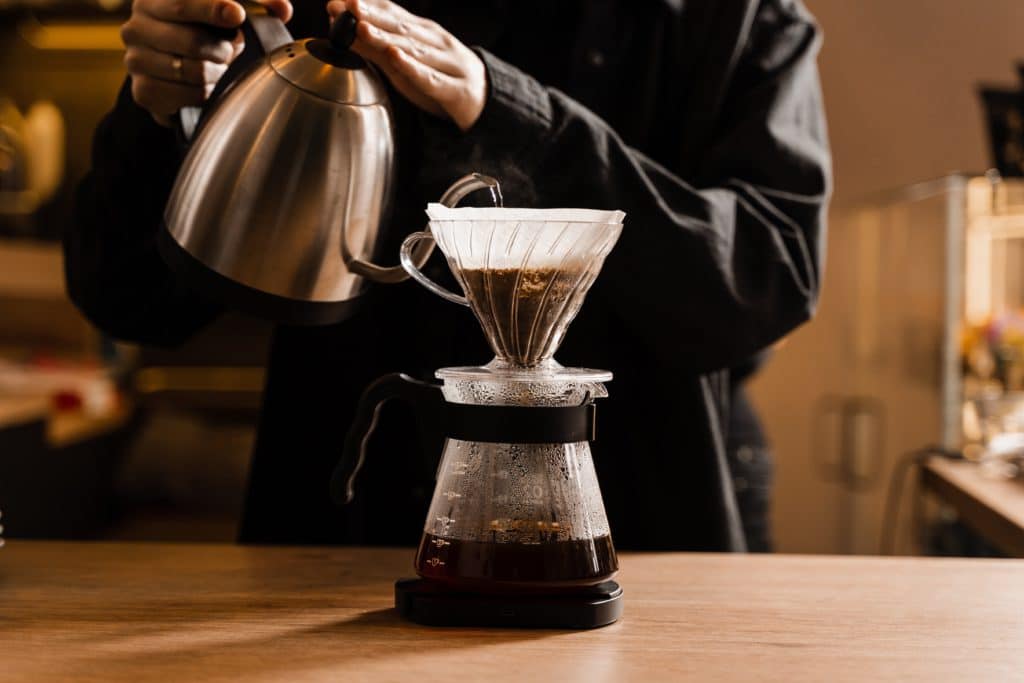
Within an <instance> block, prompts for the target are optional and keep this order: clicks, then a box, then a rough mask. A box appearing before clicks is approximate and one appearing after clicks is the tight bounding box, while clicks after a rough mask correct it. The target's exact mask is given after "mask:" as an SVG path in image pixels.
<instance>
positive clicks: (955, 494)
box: [921, 458, 1024, 676]
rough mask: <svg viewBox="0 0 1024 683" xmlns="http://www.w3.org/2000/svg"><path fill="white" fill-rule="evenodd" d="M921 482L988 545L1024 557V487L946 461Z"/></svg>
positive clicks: (934, 462) (933, 463) (932, 464)
mask: <svg viewBox="0 0 1024 683" xmlns="http://www.w3.org/2000/svg"><path fill="white" fill-rule="evenodd" d="M921 481H922V483H923V484H924V485H925V486H926V487H927V488H929V489H930V490H931V491H933V492H934V493H935V494H937V495H938V496H939V497H940V498H942V499H943V500H945V501H946V502H947V503H949V504H950V505H952V506H953V507H954V508H956V511H957V513H958V514H959V515H960V517H961V518H962V519H963V520H964V521H965V522H966V523H967V524H968V525H969V526H971V527H972V528H973V529H974V530H975V531H977V532H978V533H979V534H981V535H982V536H984V537H985V539H986V540H988V542H989V543H991V544H992V545H994V546H996V547H997V548H999V549H1000V550H1002V551H1003V552H1004V553H1006V554H1007V555H1010V556H1011V557H1024V483H1022V482H1020V481H1012V480H1007V479H996V478H993V477H989V476H986V475H985V474H984V473H983V472H982V470H981V467H980V466H979V465H978V464H977V463H973V462H966V461H962V460H961V461H953V460H947V459H945V458H932V459H931V460H929V461H928V463H927V464H926V465H925V466H924V468H922V470H921ZM1022 676H1024V674H1022Z"/></svg>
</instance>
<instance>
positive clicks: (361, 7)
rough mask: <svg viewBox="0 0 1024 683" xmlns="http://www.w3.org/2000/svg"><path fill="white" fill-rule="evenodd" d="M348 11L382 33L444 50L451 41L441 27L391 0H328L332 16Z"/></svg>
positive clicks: (328, 8)
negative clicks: (384, 0) (380, 0)
mask: <svg viewBox="0 0 1024 683" xmlns="http://www.w3.org/2000/svg"><path fill="white" fill-rule="evenodd" d="M345 10H348V11H349V12H352V14H353V15H355V17H356V19H358V20H359V21H360V22H363V23H367V24H370V25H371V26H373V27H375V28H378V29H380V30H381V31H384V32H386V33H389V34H392V35H394V36H396V37H403V38H405V39H407V40H411V41H418V42H420V43H423V44H424V45H428V46H432V47H435V48H439V49H444V48H447V47H449V46H450V45H451V44H452V39H451V36H450V35H449V34H448V32H447V31H445V30H444V29H443V28H441V26H439V25H438V24H436V23H434V22H433V21H430V20H429V19H425V18H423V17H418V16H416V15H415V14H412V13H410V12H408V11H407V10H405V9H404V8H402V7H400V6H399V5H396V4H395V3H392V2H373V1H370V0H332V1H331V2H330V3H328V5H327V11H328V13H330V15H331V16H332V17H337V16H338V15H339V14H341V13H342V12H344V11H345Z"/></svg>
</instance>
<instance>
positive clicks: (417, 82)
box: [387, 46, 458, 103]
mask: <svg viewBox="0 0 1024 683" xmlns="http://www.w3.org/2000/svg"><path fill="white" fill-rule="evenodd" d="M387 60H388V63H389V64H390V65H391V66H392V68H394V70H395V71H396V72H397V73H399V74H401V75H402V76H404V77H405V78H407V79H408V80H409V82H410V83H412V84H413V85H414V86H415V87H416V88H417V89H418V90H420V91H421V92H423V93H424V94H426V95H428V96H429V97H430V98H431V99H433V100H435V101H437V102H440V103H444V102H446V101H447V100H449V99H450V98H451V95H452V94H453V91H454V90H455V88H456V86H457V83H458V81H457V80H456V79H454V78H452V77H451V76H449V75H448V74H446V73H442V72H440V71H438V70H437V69H434V68H432V67H430V66H428V65H427V64H424V63H423V62H420V61H418V60H417V59H414V58H413V57H412V56H410V55H409V54H408V53H407V52H405V51H404V50H402V49H401V48H399V47H395V46H392V47H390V48H387Z"/></svg>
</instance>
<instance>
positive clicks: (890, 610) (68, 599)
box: [0, 541, 1024, 683]
mask: <svg viewBox="0 0 1024 683" xmlns="http://www.w3.org/2000/svg"><path fill="white" fill-rule="evenodd" d="M411 560H412V551H411V550H388V549H380V550H376V549H358V548H335V549H324V548H253V547H238V546H221V545H205V546H203V545H169V544H155V543H152V544H72V543H43V542H30V541H11V542H9V543H8V545H7V547H6V548H4V549H3V550H0V679H2V680H3V681H5V683H11V682H13V681H114V682H116V681H290V682H295V681H354V680H372V681H399V680H408V681H417V682H419V683H429V682H431V681H444V682H446V683H447V682H451V681H488V682H495V683H500V682H501V681H524V680H543V681H588V682H593V681H653V680H673V681H676V680H682V679H686V678H690V679H694V680H769V681H795V680H807V681H825V680H828V681H837V680H850V681H866V680H879V679H885V680H900V681H909V680H920V681H939V680H959V681H993V680H1011V679H1016V680H1020V679H1021V677H1024V562H1021V561H1017V560H948V559H946V560H943V559H912V558H901V559H895V558H886V559H882V558H855V557H850V558H839V557H814V556H742V555H686V554H635V555H634V554H629V555H624V556H623V557H622V565H623V570H622V572H621V574H620V581H621V582H622V584H623V586H624V587H625V590H626V600H627V602H626V612H625V615H624V616H623V618H622V620H621V621H619V622H618V623H616V624H614V625H612V626H609V627H607V628H603V629H599V630H595V631H580V632H567V631H544V630H533V631H525V630H524V631H509V630H485V629H464V628H459V629H439V628H427V627H421V626H417V625H415V624H410V623H406V622H403V621H401V620H400V619H399V618H398V617H397V616H396V615H395V613H394V612H393V610H392V609H391V605H392V596H391V589H392V582H393V580H394V579H395V577H397V576H401V575H407V574H408V573H409V566H410V564H411Z"/></svg>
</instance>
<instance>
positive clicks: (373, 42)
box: [356, 22, 462, 76]
mask: <svg viewBox="0 0 1024 683" xmlns="http://www.w3.org/2000/svg"><path fill="white" fill-rule="evenodd" d="M356 36H357V38H359V39H360V40H361V41H362V44H363V45H364V46H366V47H368V48H370V49H372V50H375V51H377V52H379V53H381V54H384V53H385V52H386V51H387V49H388V48H389V47H392V46H394V47H397V48H399V49H401V50H402V51H403V52H404V53H406V54H407V55H409V56H411V57H412V58H413V59H415V60H417V61H418V62H421V63H423V64H426V65H427V66H429V67H431V68H434V69H437V70H438V71H441V72H443V73H446V74H449V75H452V76H461V75H462V65H461V62H460V60H459V55H458V53H457V52H455V51H454V50H442V49H439V48H437V47H435V46H433V45H430V44H427V43H424V42H421V41H420V40H418V39H416V38H414V37H412V36H409V35H397V34H394V33H390V32H388V31H385V30H383V29H380V28H378V27H376V26H374V25H372V24H370V23H368V22H360V23H359V24H358V26H357V28H356Z"/></svg>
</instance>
